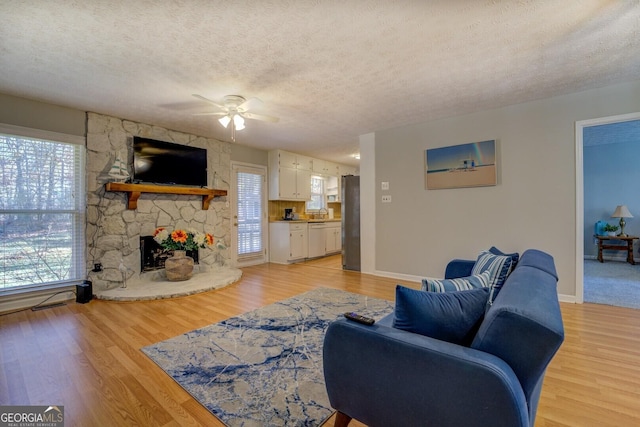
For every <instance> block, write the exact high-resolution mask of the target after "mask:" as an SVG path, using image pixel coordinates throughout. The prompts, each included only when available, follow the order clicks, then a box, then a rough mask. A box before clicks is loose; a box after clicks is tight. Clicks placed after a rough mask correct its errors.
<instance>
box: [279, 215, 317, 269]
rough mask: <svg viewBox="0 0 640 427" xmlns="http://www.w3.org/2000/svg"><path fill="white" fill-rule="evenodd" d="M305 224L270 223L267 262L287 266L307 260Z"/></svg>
mask: <svg viewBox="0 0 640 427" xmlns="http://www.w3.org/2000/svg"><path fill="white" fill-rule="evenodd" d="M307 247H308V232H307V223H306V222H284V221H283V222H272V223H270V224H269V260H270V261H271V262H275V263H278V264H288V263H290V262H295V261H300V260H303V259H305V258H307Z"/></svg>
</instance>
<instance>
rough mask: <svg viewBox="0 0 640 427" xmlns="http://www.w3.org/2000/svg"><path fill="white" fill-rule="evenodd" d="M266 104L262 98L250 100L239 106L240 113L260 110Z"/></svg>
mask: <svg viewBox="0 0 640 427" xmlns="http://www.w3.org/2000/svg"><path fill="white" fill-rule="evenodd" d="M262 104H264V102H262V100H261V99H260V98H249V99H247V100H246V101H244V102H243V103H242V104H240V105H238V111H239V112H241V113H244V112H247V111H249V110H251V109H253V108H259V107H261V106H262Z"/></svg>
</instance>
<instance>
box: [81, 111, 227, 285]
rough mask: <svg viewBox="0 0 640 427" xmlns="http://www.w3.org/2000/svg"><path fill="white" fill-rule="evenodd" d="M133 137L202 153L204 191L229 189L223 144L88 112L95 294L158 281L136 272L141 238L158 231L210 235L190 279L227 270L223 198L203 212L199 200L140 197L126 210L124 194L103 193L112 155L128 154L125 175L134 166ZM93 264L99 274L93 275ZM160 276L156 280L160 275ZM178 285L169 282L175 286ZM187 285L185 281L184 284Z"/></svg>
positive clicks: (89, 231) (88, 232)
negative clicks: (205, 177) (205, 179)
mask: <svg viewBox="0 0 640 427" xmlns="http://www.w3.org/2000/svg"><path fill="white" fill-rule="evenodd" d="M133 136H142V137H147V138H152V139H157V140H161V141H167V142H173V143H176V144H184V145H192V146H195V147H200V148H206V149H207V165H208V181H209V185H208V187H209V188H213V177H214V173H215V176H216V183H215V184H216V186H215V187H216V189H220V190H227V191H228V190H229V182H230V174H231V148H230V144H229V143H228V142H222V141H218V140H215V139H210V138H205V137H200V136H195V135H190V134H186V133H182V132H176V131H172V130H168V129H164V128H161V127H158V126H152V125H146V124H143V123H137V122H133V121H130V120H124V119H119V118H116V117H110V116H105V115H101V114H96V113H88V114H87V157H86V171H87V227H86V243H87V271H89V280H91V281H92V282H93V288H94V291H96V293H99V292H101V291H107V290H109V289H115V288H123V286H124V285H125V283H126V284H127V287H131V286H135V285H136V284H145V283H148V282H155V281H158V280H159V278H160V279H161V275H162V274H163V272H162V271H160V272H158V271H153V272H144V273H143V272H141V254H140V237H141V236H149V235H152V234H153V232H154V230H155V229H156V228H157V227H167V228H169V229H175V228H188V229H194V230H196V231H200V232H208V233H211V234H213V235H214V238H215V240H216V243H214V245H212V246H211V247H208V248H204V249H200V251H199V264H198V265H197V266H196V269H195V270H194V277H195V275H198V274H200V275H203V274H207V273H209V272H218V271H220V270H221V269H224V268H228V267H229V261H230V258H229V253H228V249H227V246H228V243H229V241H230V208H229V206H228V201H227V200H228V199H227V197H217V198H215V199H214V200H213V201H212V202H211V204H210V206H209V209H208V210H206V211H204V210H202V201H201V199H200V198H199V197H193V196H182V195H167V194H143V195H142V196H141V197H140V199H139V200H138V208H137V209H135V210H129V209H127V198H126V194H125V193H112V192H105V189H104V184H105V183H106V182H108V181H109V180H110V179H109V177H108V175H107V172H108V170H109V168H110V167H111V164H112V162H113V160H114V158H115V155H116V153H118V152H120V153H127V159H128V165H129V173H132V164H133V146H132V144H133ZM95 263H101V264H102V266H103V271H101V272H92V271H91V270H92V268H93V266H94V264H95ZM159 275H160V276H159ZM179 283H180V282H176V283H174V285H175V286H176V287H179V286H180V285H179ZM183 283H186V282H183Z"/></svg>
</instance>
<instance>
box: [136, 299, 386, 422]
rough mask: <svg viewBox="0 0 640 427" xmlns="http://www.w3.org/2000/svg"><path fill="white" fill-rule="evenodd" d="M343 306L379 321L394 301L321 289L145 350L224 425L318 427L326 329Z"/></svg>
mask: <svg viewBox="0 0 640 427" xmlns="http://www.w3.org/2000/svg"><path fill="white" fill-rule="evenodd" d="M347 311H356V312H358V313H360V314H363V315H365V316H368V317H373V318H375V319H380V318H381V317H383V316H384V315H386V314H388V313H390V312H391V311H393V303H391V302H389V301H384V300H380V299H374V298H369V297H365V296H362V295H357V294H352V293H349V292H344V291H340V290H336V289H325V288H320V289H315V290H313V291H309V292H306V293H304V294H301V295H298V296H296V297H293V298H290V299H287V300H284V301H280V302H277V303H275V304H271V305H268V306H266V307H262V308H259V309H257V310H254V311H251V312H249V313H245V314H243V315H241V316H238V317H233V318H231V319H227V320H225V321H223V322H220V323H217V324H213V325H209V326H206V327H204V328H202V329H198V330H195V331H191V332H188V333H186V334H184V335H180V336H177V337H174V338H171V339H169V340H166V341H163V342H160V343H157V344H153V345H151V346H148V347H145V348H143V349H142V351H143V352H144V353H145V354H146V355H147V356H149V357H150V358H151V359H152V360H153V361H154V362H155V363H157V364H158V365H159V366H160V367H161V368H162V369H163V370H164V371H165V372H166V373H167V374H169V375H170V376H171V377H172V378H173V379H174V380H175V381H176V382H177V383H178V384H180V385H181V386H182V387H183V388H184V389H185V390H186V391H187V392H189V393H190V394H191V395H192V396H193V397H194V398H195V399H197V400H198V401H199V402H200V403H201V404H202V405H203V406H205V407H206V408H207V409H208V410H209V411H211V412H212V413H213V414H214V415H215V416H216V417H218V418H219V419H220V420H221V421H222V422H224V423H225V424H226V425H228V426H243V427H250V426H256V427H258V426H259V427H266V426H284V425H286V426H296V427H298V426H319V425H321V424H322V423H323V422H324V421H325V420H326V419H327V418H328V417H330V416H331V414H332V413H333V410H332V409H331V407H330V405H329V399H328V397H327V392H326V388H325V385H324V374H323V364H322V345H323V340H324V334H325V331H326V328H327V326H328V325H329V323H330V322H331V321H333V320H335V319H337V318H338V317H340V316H342V314H343V313H345V312H347ZM372 375H375V374H374V373H372Z"/></svg>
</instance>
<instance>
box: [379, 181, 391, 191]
mask: <svg viewBox="0 0 640 427" xmlns="http://www.w3.org/2000/svg"><path fill="white" fill-rule="evenodd" d="M381 188H382V189H383V190H388V189H389V181H383V182H382V185H381Z"/></svg>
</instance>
